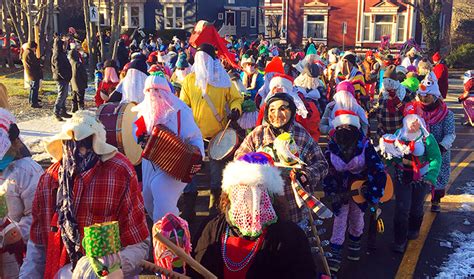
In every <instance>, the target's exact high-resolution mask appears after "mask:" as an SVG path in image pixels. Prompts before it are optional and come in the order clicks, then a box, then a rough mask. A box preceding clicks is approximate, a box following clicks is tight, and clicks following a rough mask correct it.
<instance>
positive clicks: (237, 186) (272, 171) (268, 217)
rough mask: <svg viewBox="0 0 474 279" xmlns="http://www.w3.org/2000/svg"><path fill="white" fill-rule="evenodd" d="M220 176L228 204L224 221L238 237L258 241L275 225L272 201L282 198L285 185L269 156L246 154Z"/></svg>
mask: <svg viewBox="0 0 474 279" xmlns="http://www.w3.org/2000/svg"><path fill="white" fill-rule="evenodd" d="M222 176H223V179H222V191H224V192H225V193H226V194H227V195H228V197H229V200H230V206H229V209H228V211H227V218H228V221H229V223H230V225H232V226H234V227H237V228H238V229H239V231H240V234H242V235H243V236H247V237H252V238H255V237H259V236H260V235H261V234H262V233H263V231H264V229H265V228H266V227H268V226H269V225H271V224H273V223H276V221H277V220H278V217H277V215H276V212H275V210H274V208H273V206H272V197H273V196H276V195H280V196H282V195H283V194H284V191H283V185H284V183H283V179H282V178H281V175H280V171H279V170H278V169H277V168H276V167H274V166H273V160H272V159H271V157H270V156H269V155H268V154H265V153H249V154H246V155H244V156H242V157H240V158H239V159H238V160H236V161H233V162H230V163H229V164H227V166H226V167H225V169H224V171H223V174H222Z"/></svg>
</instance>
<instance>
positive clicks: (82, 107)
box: [79, 101, 85, 110]
mask: <svg viewBox="0 0 474 279" xmlns="http://www.w3.org/2000/svg"><path fill="white" fill-rule="evenodd" d="M79 109H81V110H84V109H85V106H84V101H79Z"/></svg>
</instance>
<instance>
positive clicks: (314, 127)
mask: <svg viewBox="0 0 474 279" xmlns="http://www.w3.org/2000/svg"><path fill="white" fill-rule="evenodd" d="M298 95H299V97H300V98H301V100H303V102H304V105H305V107H306V109H307V110H308V115H307V116H306V118H303V117H301V116H299V115H298V114H297V115H296V117H295V120H296V122H298V123H299V124H301V126H303V127H304V128H305V129H306V131H308V133H309V134H310V135H311V137H312V138H313V139H314V141H315V142H318V140H319V137H320V136H321V132H320V131H319V123H320V122H321V115H320V114H319V110H318V107H317V106H316V104H315V103H314V102H313V101H309V100H306V99H305V98H304V96H303V95H302V94H301V93H298ZM264 115H265V104H264V105H263V106H262V107H261V108H260V111H259V112H258V118H257V123H256V125H257V126H259V125H262V122H263V117H264Z"/></svg>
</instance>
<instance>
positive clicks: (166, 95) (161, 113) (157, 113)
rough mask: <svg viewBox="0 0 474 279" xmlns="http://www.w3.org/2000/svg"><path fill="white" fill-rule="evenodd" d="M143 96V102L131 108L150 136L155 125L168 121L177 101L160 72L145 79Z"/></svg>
mask: <svg viewBox="0 0 474 279" xmlns="http://www.w3.org/2000/svg"><path fill="white" fill-rule="evenodd" d="M151 89H156V90H158V91H155V90H151ZM143 94H144V100H143V101H142V102H141V103H139V104H138V105H136V106H135V107H133V108H132V111H136V112H138V117H139V118H140V117H142V116H143V120H144V121H145V125H146V128H147V132H148V134H150V133H151V131H152V129H153V127H154V126H155V125H158V124H164V123H166V122H167V121H168V116H169V115H171V113H172V112H174V111H175V110H176V106H175V104H176V103H178V101H179V99H178V98H177V97H176V96H175V95H174V94H173V93H172V90H171V88H170V85H169V83H168V81H167V80H166V78H165V77H164V75H163V73H162V72H154V73H153V74H151V75H150V76H149V77H147V79H146V81H145V86H144V89H143Z"/></svg>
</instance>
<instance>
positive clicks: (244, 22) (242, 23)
mask: <svg viewBox="0 0 474 279" xmlns="http://www.w3.org/2000/svg"><path fill="white" fill-rule="evenodd" d="M244 19H245V20H244ZM248 20H249V16H248V14H247V12H246V11H241V12H240V27H247V26H248V24H247V23H248Z"/></svg>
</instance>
